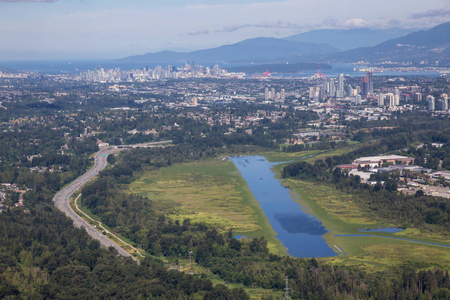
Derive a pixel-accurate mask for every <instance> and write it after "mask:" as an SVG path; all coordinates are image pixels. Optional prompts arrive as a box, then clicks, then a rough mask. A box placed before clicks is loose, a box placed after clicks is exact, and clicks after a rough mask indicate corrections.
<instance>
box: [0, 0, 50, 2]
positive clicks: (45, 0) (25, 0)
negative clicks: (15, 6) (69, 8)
mask: <svg viewBox="0 0 450 300" xmlns="http://www.w3.org/2000/svg"><path fill="white" fill-rule="evenodd" d="M56 1H58V0H0V2H56Z"/></svg>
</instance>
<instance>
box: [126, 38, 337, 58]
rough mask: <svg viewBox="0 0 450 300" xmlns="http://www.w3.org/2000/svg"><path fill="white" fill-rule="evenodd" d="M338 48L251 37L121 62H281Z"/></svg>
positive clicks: (321, 44) (141, 56) (333, 50)
mask: <svg viewBox="0 0 450 300" xmlns="http://www.w3.org/2000/svg"><path fill="white" fill-rule="evenodd" d="M336 51H338V50H337V49H336V48H334V47H331V46H329V45H328V44H325V43H320V44H318V43H304V42H296V41H288V40H284V39H277V38H262V37H261V38H254V39H248V40H244V41H242V42H239V43H236V44H232V45H225V46H220V47H216V48H211V49H205V50H198V51H193V52H186V53H183V52H172V51H163V52H157V53H147V54H144V55H137V56H130V57H126V58H123V59H121V60H120V61H122V62H133V63H137V62H139V63H180V62H184V61H186V60H190V61H192V60H193V61H195V62H199V63H250V62H258V63H264V62H283V61H286V60H287V59H289V58H292V57H299V56H302V55H308V54H313V53H315V54H324V53H331V52H336Z"/></svg>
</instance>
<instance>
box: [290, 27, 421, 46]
mask: <svg viewBox="0 0 450 300" xmlns="http://www.w3.org/2000/svg"><path fill="white" fill-rule="evenodd" d="M418 30H420V29H403V28H390V29H383V30H376V29H368V28H359V29H319V30H313V31H309V32H305V33H301V34H297V35H292V36H288V37H286V38H284V39H285V40H288V41H296V42H303V43H317V44H320V43H326V44H328V45H330V46H332V47H335V48H337V49H339V50H350V49H354V48H359V47H369V46H375V45H378V44H380V43H382V42H385V41H387V40H390V39H394V38H398V37H402V36H405V35H407V34H410V33H412V32H415V31H418Z"/></svg>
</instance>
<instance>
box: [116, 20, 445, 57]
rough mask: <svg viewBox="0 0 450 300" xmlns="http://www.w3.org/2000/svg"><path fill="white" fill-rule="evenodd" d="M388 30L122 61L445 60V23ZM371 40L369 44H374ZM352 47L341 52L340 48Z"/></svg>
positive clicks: (259, 41)
mask: <svg viewBox="0 0 450 300" xmlns="http://www.w3.org/2000/svg"><path fill="white" fill-rule="evenodd" d="M411 31H414V30H413V29H400V28H391V29H385V30H371V29H348V30H338V29H335V30H334V29H326V30H314V31H310V32H306V33H302V34H298V35H293V36H289V37H286V38H281V39H280V38H264V37H259V38H253V39H247V40H244V41H241V42H238V43H235V44H231V45H224V46H220V47H215V48H210V49H204V50H197V51H192V52H174V51H162V52H157V53H147V54H144V55H136V56H130V57H126V58H123V59H121V60H120V61H122V62H133V63H160V64H163V63H168V64H175V63H183V62H185V61H195V62H196V63H203V64H205V63H207V64H215V63H220V64H233V63H234V64H248V63H286V62H311V61H314V62H327V61H342V62H348V61H359V60H364V61H386V60H391V61H413V62H414V63H420V62H422V61H424V60H425V61H430V62H431V61H436V60H439V61H440V64H441V65H442V64H449V63H450V61H449V54H450V47H449V46H450V22H447V23H443V24H440V25H438V26H435V27H433V28H431V29H428V30H418V31H414V32H411ZM374 44H375V45H374ZM347 48H354V49H350V50H345V51H342V49H347Z"/></svg>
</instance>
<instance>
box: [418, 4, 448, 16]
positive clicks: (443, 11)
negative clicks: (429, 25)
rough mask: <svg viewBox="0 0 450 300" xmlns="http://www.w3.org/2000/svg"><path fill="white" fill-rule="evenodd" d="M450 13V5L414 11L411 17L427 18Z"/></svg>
mask: <svg viewBox="0 0 450 300" xmlns="http://www.w3.org/2000/svg"><path fill="white" fill-rule="evenodd" d="M446 15H450V6H447V7H444V8H439V9H432V10H427V11H424V12H421V13H416V14H413V15H412V18H413V19H422V18H429V17H441V16H446Z"/></svg>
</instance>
